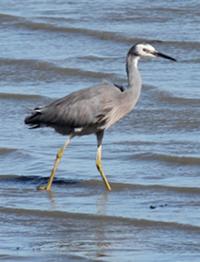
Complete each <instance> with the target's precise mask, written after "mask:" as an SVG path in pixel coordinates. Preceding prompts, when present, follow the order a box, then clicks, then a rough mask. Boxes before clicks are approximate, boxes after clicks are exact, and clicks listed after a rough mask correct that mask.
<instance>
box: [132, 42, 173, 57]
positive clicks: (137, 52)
mask: <svg viewBox="0 0 200 262" xmlns="http://www.w3.org/2000/svg"><path fill="white" fill-rule="evenodd" d="M129 55H130V56H134V57H138V58H140V57H162V58H165V59H169V60H172V61H176V59H174V58H173V57H171V56H168V55H165V54H163V53H160V52H158V51H157V50H156V49H155V48H154V47H153V46H152V45H150V44H145V43H142V44H136V45H134V46H132V47H131V48H130V49H129V52H128V56H129Z"/></svg>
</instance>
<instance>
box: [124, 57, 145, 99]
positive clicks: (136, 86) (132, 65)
mask: <svg viewBox="0 0 200 262" xmlns="http://www.w3.org/2000/svg"><path fill="white" fill-rule="evenodd" d="M138 61H139V57H138V56H132V55H128V56H127V61H126V71H127V77H128V92H130V95H131V97H132V99H133V100H134V102H135V103H136V102H137V100H138V98H139V96H140V92H141V87H142V81H141V77H140V73H139V71H138ZM135 103H134V104H135Z"/></svg>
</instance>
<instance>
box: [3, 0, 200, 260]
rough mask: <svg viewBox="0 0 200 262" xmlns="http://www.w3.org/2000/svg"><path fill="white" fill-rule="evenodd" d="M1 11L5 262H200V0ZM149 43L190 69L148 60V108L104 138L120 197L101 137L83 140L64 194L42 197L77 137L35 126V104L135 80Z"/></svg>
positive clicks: (61, 187) (57, 186)
mask: <svg viewBox="0 0 200 262" xmlns="http://www.w3.org/2000/svg"><path fill="white" fill-rule="evenodd" d="M0 10H1V11H0V29H1V30H0V39H1V45H0V76H1V85H0V111H1V114H0V123H1V125H0V159H1V162H0V199H1V205H0V240H1V241H0V242H1V244H0V258H1V259H2V260H4V261H17V260H19V261H23V260H24V261H33V260H34V259H35V257H37V258H38V260H40V261H41V260H42V261H66V259H68V260H69V261H82V260H83V261H199V256H200V248H199V247H200V222H199V221H200V219H199V218H200V211H199V203H200V187H199V183H198V181H199V179H198V177H199V173H200V171H199V170H200V153H199V152H200V139H199V135H200V118H199V115H200V109H199V104H200V95H199V63H200V37H199V24H200V23H199V22H200V16H199V15H200V13H199V3H198V1H196V0H194V1H175V2H174V1H167V2H160V1H154V2H153V3H151V6H149V3H148V1H146V0H141V1H137V3H133V1H129V0H125V1H123V2H121V1H109V3H108V2H107V1H103V0H102V1H93V2H91V3H88V1H74V2H72V1H70V2H69V1H67V2H66V1H61V0H60V1H51V0H48V1H44V2H43V1H28V4H27V1H17V2H16V1H9V4H8V1H5V0H2V1H1V2H0ZM140 41H145V42H149V43H151V44H153V45H154V46H155V47H156V48H157V49H158V50H160V51H161V52H164V53H167V54H169V55H171V56H172V57H175V58H177V60H178V63H172V62H170V61H163V60H161V59H157V60H145V61H141V62H140V70H141V74H142V78H143V90H142V95H141V98H140V102H139V103H138V105H137V107H136V108H135V110H134V111H133V112H131V113H130V114H129V115H128V116H127V117H125V118H124V119H123V120H121V121H120V122H119V123H117V124H116V125H115V126H113V127H112V128H111V129H110V130H108V131H107V132H106V134H105V138H104V145H103V164H104V169H105V172H106V174H107V176H108V178H109V180H110V182H111V184H112V188H113V191H112V192H111V193H107V192H105V189H104V187H103V184H102V181H101V178H100V176H99V174H98V172H97V170H96V167H95V154H96V138H95V137H94V136H88V137H82V138H75V139H74V140H73V141H72V144H71V145H70V147H69V148H68V150H66V152H65V155H64V157H63V160H62V162H61V165H60V167H59V170H58V172H57V177H56V180H55V183H54V185H53V188H52V192H51V193H47V192H39V191H37V190H36V187H37V186H38V185H40V184H43V183H45V182H46V181H47V178H48V175H49V172H50V170H51V167H52V164H53V160H54V158H55V154H56V151H57V149H58V148H59V147H60V146H61V145H62V144H63V143H64V140H65V137H63V136H60V135H58V134H56V133H55V132H54V131H52V130H49V129H40V130H29V129H28V128H27V127H26V126H24V124H23V120H24V117H25V116H26V114H27V113H29V110H30V108H33V107H35V106H38V105H42V104H45V103H48V102H50V101H52V99H55V98H58V97H62V96H64V95H66V94H69V93H70V92H72V91H75V90H78V89H80V88H84V87H88V86H92V85H96V84H97V83H100V82H102V81H105V80H108V81H114V82H115V83H119V84H122V83H126V75H125V69H124V67H125V65H124V62H125V56H126V52H127V50H128V48H129V47H130V46H131V45H132V44H135V43H136V42H140ZM34 261H35V260H34Z"/></svg>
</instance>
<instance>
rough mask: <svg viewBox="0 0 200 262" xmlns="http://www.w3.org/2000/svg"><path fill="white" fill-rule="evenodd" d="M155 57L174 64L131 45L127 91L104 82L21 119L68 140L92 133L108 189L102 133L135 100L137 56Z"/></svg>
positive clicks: (148, 48)
mask: <svg viewBox="0 0 200 262" xmlns="http://www.w3.org/2000/svg"><path fill="white" fill-rule="evenodd" d="M157 56H160V57H163V58H167V59H170V60H173V61H175V59H174V58H172V57H169V56H167V55H164V54H162V53H159V52H157V51H156V50H155V48H154V47H152V46H151V45H148V44H137V45H135V46H132V47H131V48H130V50H129V51H128V54H127V57H126V71H127V77H128V86H127V88H123V87H120V86H118V85H115V84H112V83H104V84H101V85H98V86H96V87H92V88H87V89H82V90H79V91H77V92H73V93H71V94H70V95H68V96H65V97H63V98H61V99H58V100H56V101H54V102H52V103H50V104H49V105H46V106H43V107H37V108H35V109H34V110H33V112H32V114H31V115H30V116H28V117H26V118H25V124H28V125H30V126H31V127H32V128H38V127H44V126H47V127H52V128H54V129H55V130H56V131H57V132H59V133H61V134H63V135H70V137H73V136H82V135H88V134H92V133H94V134H96V135H97V141H98V151H97V162H96V163H97V168H98V170H99V172H100V174H101V176H102V178H103V180H104V182H105V184H106V187H107V189H108V190H111V187H110V185H109V183H108V181H107V179H106V177H105V175H104V173H103V169H102V166H101V144H102V140H103V134H104V130H105V129H107V128H109V127H110V126H111V125H113V124H114V123H115V122H117V121H118V120H119V119H121V118H122V117H123V116H125V115H126V114H127V113H129V112H130V111H131V110H132V109H133V108H134V106H135V104H136V103H137V101H138V99H139V96H140V92H141V87H142V83H141V78H140V74H139V71H138V66H137V65H138V61H139V59H140V57H157ZM64 148H65V146H64ZM64 148H63V151H64ZM54 175H55V172H53V175H51V177H50V178H53V177H54ZM52 180H53V179H52ZM51 183H52V181H51V182H50V181H49V183H48V185H47V187H45V189H47V190H50V188H51Z"/></svg>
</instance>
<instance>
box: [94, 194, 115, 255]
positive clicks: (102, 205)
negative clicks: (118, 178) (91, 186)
mask: <svg viewBox="0 0 200 262" xmlns="http://www.w3.org/2000/svg"><path fill="white" fill-rule="evenodd" d="M108 195H109V193H108V192H107V191H105V192H103V193H102V194H101V195H100V196H99V198H98V199H97V215H99V217H100V218H99V219H98V222H97V226H96V247H97V249H96V257H105V256H107V254H106V253H107V249H108V248H109V247H110V246H111V243H110V242H109V241H108V239H107V233H108V232H107V229H108V228H109V225H107V221H106V208H107V203H108Z"/></svg>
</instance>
